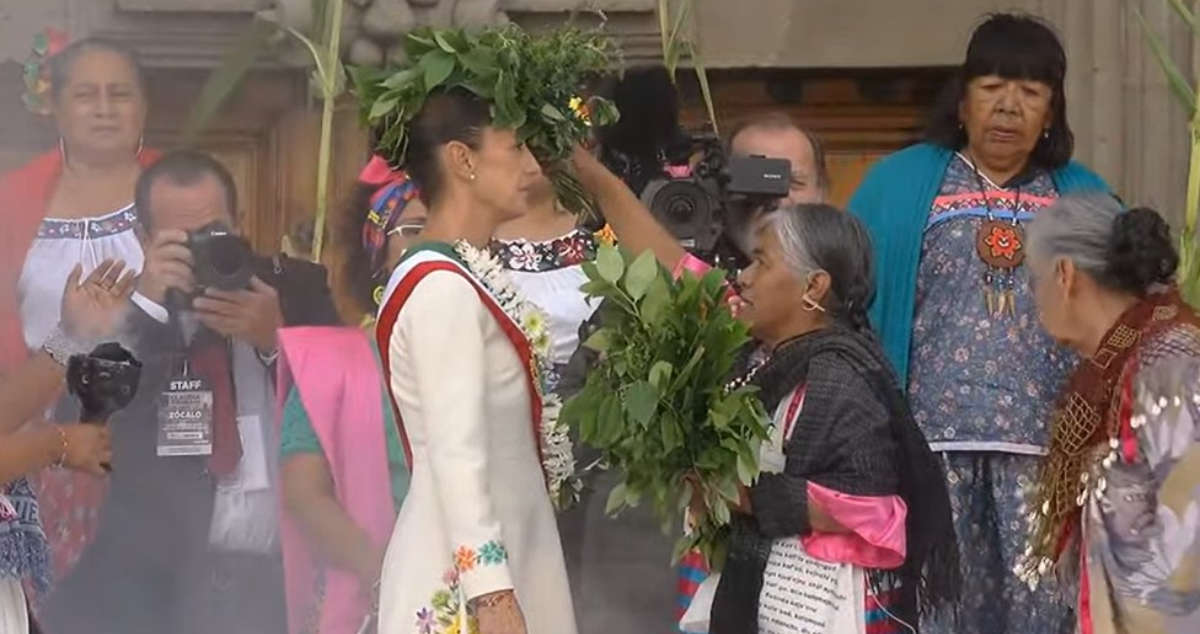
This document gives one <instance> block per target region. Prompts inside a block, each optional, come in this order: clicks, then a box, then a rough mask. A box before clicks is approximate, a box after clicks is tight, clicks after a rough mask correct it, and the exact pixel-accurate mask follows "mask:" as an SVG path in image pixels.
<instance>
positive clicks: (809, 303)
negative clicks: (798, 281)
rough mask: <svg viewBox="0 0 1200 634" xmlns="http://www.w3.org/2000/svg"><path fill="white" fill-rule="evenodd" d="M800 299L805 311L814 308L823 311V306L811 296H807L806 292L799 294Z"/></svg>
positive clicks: (810, 310) (811, 310)
mask: <svg viewBox="0 0 1200 634" xmlns="http://www.w3.org/2000/svg"><path fill="white" fill-rule="evenodd" d="M800 301H801V302H804V310H805V311H807V312H810V313H811V312H813V311H814V310H819V311H821V312H825V307H824V306H822V305H820V304H818V303H817V302H815V301H813V298H811V297H809V296H808V294H807V293H806V294H804V295H801V296H800Z"/></svg>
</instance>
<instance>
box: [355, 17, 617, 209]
mask: <svg viewBox="0 0 1200 634" xmlns="http://www.w3.org/2000/svg"><path fill="white" fill-rule="evenodd" d="M405 48H406V52H407V55H408V61H407V62H406V63H405V64H404V65H403V66H401V67H399V68H388V69H375V68H363V67H358V68H353V69H351V70H350V75H351V79H352V81H353V84H354V89H355V94H356V95H357V97H358V100H359V104H360V113H361V119H362V121H363V123H364V125H367V126H370V127H371V128H373V129H376V130H379V131H380V134H379V141H378V147H377V148H376V149H377V151H378V152H379V153H380V154H382V155H383V156H384V157H386V158H387V159H388V161H389V162H390V163H391V164H392V165H394V166H397V167H401V168H402V167H403V166H404V162H405V153H406V152H407V150H408V141H409V134H408V127H409V124H410V123H411V122H412V120H413V118H414V117H416V116H417V113H419V112H420V111H421V107H422V106H423V105H424V104H425V100H426V99H427V98H428V97H429V95H430V94H431V93H433V92H435V91H437V90H446V89H450V88H462V89H465V90H469V91H471V92H472V93H474V94H476V95H478V96H479V97H480V98H482V99H485V100H487V101H488V102H490V103H491V110H492V123H493V125H495V126H497V127H503V128H511V129H514V130H516V131H517V135H518V137H519V138H520V139H521V140H522V141H524V142H525V143H526V144H528V146H529V149H530V151H532V152H533V155H534V156H535V157H536V158H537V159H538V161H539V162H540V163H541V164H542V166H543V167H544V168H545V169H546V171H547V173H548V174H549V175H550V178H551V180H553V181H554V184H555V187H556V190H557V192H558V194H559V200H560V202H561V203H562V204H563V205H564V206H565V207H567V208H568V209H570V210H571V211H573V212H576V213H581V212H583V213H590V212H592V211H594V207H593V205H592V203H591V200H590V198H589V197H588V196H587V195H586V193H585V192H584V191H583V189H582V187H581V186H580V184H579V182H578V180H577V179H576V178H575V176H574V173H573V172H572V171H571V170H570V169H569V168H568V167H567V163H566V159H567V158H568V157H569V156H570V154H571V151H572V149H573V148H574V147H575V146H576V145H577V144H579V143H581V142H582V141H584V140H585V139H587V138H588V136H589V135H590V133H591V127H592V126H605V125H610V124H612V123H615V122H616V120H617V117H618V114H617V109H616V107H615V106H614V105H613V104H612V102H610V101H608V100H607V99H603V98H600V97H596V96H592V97H589V98H584V96H583V95H584V94H585V90H586V88H587V85H588V84H589V83H590V82H592V81H594V80H595V79H596V78H597V77H599V76H602V75H605V74H608V73H611V72H614V71H615V70H617V69H618V67H619V65H620V55H619V50H618V49H617V47H616V45H615V44H614V43H613V42H612V40H611V39H609V38H607V37H605V36H604V35H602V34H600V33H598V32H596V31H584V30H581V29H578V28H574V27H563V28H559V29H556V30H553V31H549V32H546V33H543V34H536V35H535V34H531V33H528V32H526V31H524V30H523V29H521V28H520V27H518V26H515V25H512V24H509V25H503V26H495V27H488V28H486V29H484V30H482V31H479V32H477V33H472V32H468V31H465V30H463V29H439V30H435V29H430V28H422V29H418V30H415V31H413V32H412V33H410V34H409V35H408V36H407V39H406V41H405Z"/></svg>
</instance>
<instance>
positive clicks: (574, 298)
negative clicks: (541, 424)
mask: <svg viewBox="0 0 1200 634" xmlns="http://www.w3.org/2000/svg"><path fill="white" fill-rule="evenodd" d="M599 243H600V238H598V237H597V236H596V234H593V233H591V232H589V231H587V230H585V229H574V230H572V231H571V232H570V233H567V234H565V235H563V236H560V237H557V238H554V239H552V240H543V241H530V240H493V241H492V243H491V245H489V248H490V250H491V252H492V254H494V255H495V256H496V257H498V258H499V259H500V263H501V265H503V266H504V268H505V269H507V270H508V271H509V276H510V278H511V279H512V281H513V284H515V285H516V287H517V288H518V289H519V290H520V291H521V294H522V295H524V296H525V298H526V299H528V300H529V301H531V302H533V303H534V304H535V305H537V307H538V308H541V309H542V311H543V312H544V313H546V317H547V318H548V319H549V320H550V337H551V352H550V358H551V361H552V362H553V364H554V366H555V367H556V368H559V369H561V367H562V366H563V365H565V364H566V363H567V361H569V360H570V359H571V355H572V354H574V353H575V349H576V348H578V347H579V327H580V326H581V325H582V324H583V322H584V321H586V320H587V319H588V318H589V317H591V316H592V312H594V311H595V310H596V307H597V306H598V303H597V302H591V301H588V300H587V299H586V298H585V297H584V294H583V292H582V291H580V290H579V287H581V286H583V284H584V283H586V282H587V276H586V275H585V274H584V273H583V269H582V266H581V265H582V264H583V263H584V262H589V261H591V260H594V259H596V249H597V247H598V245H599Z"/></svg>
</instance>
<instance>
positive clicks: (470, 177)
mask: <svg viewBox="0 0 1200 634" xmlns="http://www.w3.org/2000/svg"><path fill="white" fill-rule="evenodd" d="M467 178H468V179H470V180H475V172H471V173H470V175H468V176H467Z"/></svg>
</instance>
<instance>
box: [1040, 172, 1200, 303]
mask: <svg viewBox="0 0 1200 634" xmlns="http://www.w3.org/2000/svg"><path fill="white" fill-rule="evenodd" d="M1028 247H1029V255H1030V257H1031V258H1032V259H1033V260H1034V261H1036V262H1039V263H1043V264H1044V263H1048V262H1051V261H1053V260H1055V259H1058V258H1066V259H1068V260H1070V261H1071V262H1072V263H1074V265H1075V267H1076V268H1077V269H1079V270H1081V271H1083V272H1084V273H1086V274H1088V275H1089V276H1090V277H1092V279H1094V280H1096V281H1097V282H1098V283H1099V284H1100V285H1101V286H1104V287H1106V288H1109V289H1112V290H1117V291H1124V292H1128V293H1133V294H1135V295H1139V296H1140V295H1144V294H1145V293H1146V292H1148V291H1149V290H1150V289H1151V288H1152V287H1153V286H1155V285H1156V284H1167V283H1170V282H1171V279H1172V277H1173V276H1174V274H1175V269H1176V267H1177V266H1178V264H1179V256H1178V254H1177V253H1176V251H1175V246H1174V243H1173V242H1172V241H1171V229H1170V227H1169V226H1168V225H1167V222H1166V221H1165V220H1163V218H1162V216H1160V215H1159V214H1158V212H1156V211H1154V210H1153V209H1148V208H1145V207H1141V208H1137V209H1131V210H1129V211H1125V210H1124V208H1123V207H1122V206H1121V203H1120V202H1119V201H1118V200H1117V199H1116V198H1115V197H1113V196H1112V195H1109V194H1099V193H1091V194H1077V195H1069V196H1063V197H1062V198H1060V199H1058V201H1057V202H1055V203H1054V204H1053V205H1050V206H1049V207H1047V208H1045V209H1043V210H1041V211H1039V212H1038V215H1037V218H1036V219H1035V220H1034V221H1033V222H1032V223H1031V224H1030V225H1029V236H1028Z"/></svg>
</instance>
